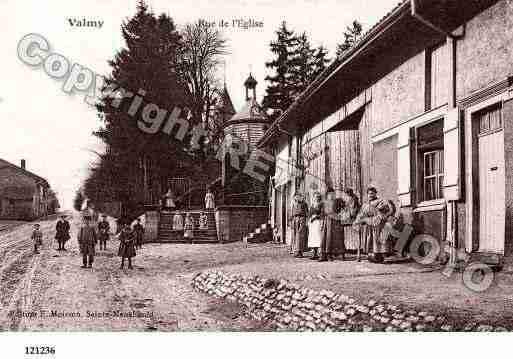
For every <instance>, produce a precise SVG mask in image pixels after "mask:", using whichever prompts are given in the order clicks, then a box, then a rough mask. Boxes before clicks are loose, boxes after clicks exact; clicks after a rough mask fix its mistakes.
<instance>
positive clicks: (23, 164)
mask: <svg viewBox="0 0 513 359" xmlns="http://www.w3.org/2000/svg"><path fill="white" fill-rule="evenodd" d="M21 168H23V169H24V170H25V169H27V162H26V161H25V159H22V160H21Z"/></svg>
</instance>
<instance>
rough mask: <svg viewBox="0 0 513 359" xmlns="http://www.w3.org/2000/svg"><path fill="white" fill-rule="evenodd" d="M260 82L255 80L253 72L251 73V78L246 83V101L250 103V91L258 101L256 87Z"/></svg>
mask: <svg viewBox="0 0 513 359" xmlns="http://www.w3.org/2000/svg"><path fill="white" fill-rule="evenodd" d="M257 84H258V82H257V80H255V78H254V77H253V75H251V72H250V73H249V77H248V78H247V79H246V81H244V87H246V101H249V99H250V97H249V90H253V99H255V100H256V86H257Z"/></svg>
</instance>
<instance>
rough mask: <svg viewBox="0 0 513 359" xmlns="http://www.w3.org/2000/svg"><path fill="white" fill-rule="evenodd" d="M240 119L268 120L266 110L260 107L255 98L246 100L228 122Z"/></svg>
mask: <svg viewBox="0 0 513 359" xmlns="http://www.w3.org/2000/svg"><path fill="white" fill-rule="evenodd" d="M240 121H267V116H266V114H265V112H264V111H263V110H262V109H261V108H260V106H259V105H258V102H257V101H256V100H255V99H254V98H250V99H249V100H248V101H246V104H245V105H244V107H243V108H242V109H241V110H240V111H239V112H237V113H236V114H235V115H233V116H232V118H230V120H229V121H228V122H240Z"/></svg>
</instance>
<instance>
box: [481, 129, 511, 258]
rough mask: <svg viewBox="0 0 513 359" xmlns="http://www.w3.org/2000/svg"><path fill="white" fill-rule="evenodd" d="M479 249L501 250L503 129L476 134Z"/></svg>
mask: <svg viewBox="0 0 513 359" xmlns="http://www.w3.org/2000/svg"><path fill="white" fill-rule="evenodd" d="M478 141H479V251H480V252H491V253H499V254H502V253H504V235H505V212H506V202H505V198H506V193H505V192H506V185H505V170H504V131H503V130H502V129H499V130H495V131H491V132H487V133H483V134H481V135H479V140H478Z"/></svg>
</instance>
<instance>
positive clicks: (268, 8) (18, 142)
mask: <svg viewBox="0 0 513 359" xmlns="http://www.w3.org/2000/svg"><path fill="white" fill-rule="evenodd" d="M397 2H398V1H397V0H280V1H276V0H260V1H259V0H253V1H246V0H197V1H194V0H174V1H171V0H167V1H166V0H147V3H148V4H149V6H150V8H151V9H152V10H153V11H154V12H155V13H157V14H160V13H162V12H165V13H167V14H168V15H170V16H171V17H172V18H173V20H174V21H175V24H176V25H177V27H178V28H180V27H182V26H184V25H185V24H187V23H190V22H195V21H197V20H199V19H203V20H206V21H213V22H215V23H216V24H218V23H219V21H221V20H224V21H227V22H228V23H229V24H230V25H232V24H233V20H237V19H243V20H253V21H255V22H263V26H262V27H254V28H248V29H243V28H239V27H237V26H229V27H227V28H225V29H224V30H223V31H224V36H225V37H226V38H227V40H228V50H229V54H228V55H227V56H226V57H225V62H226V70H225V72H226V84H227V87H228V91H229V93H230V95H231V98H232V101H233V103H234V106H235V108H236V110H239V109H240V108H241V107H242V105H243V102H244V87H243V82H244V80H245V79H246V78H247V76H248V73H249V71H251V72H252V73H253V76H254V77H255V78H256V79H257V81H258V83H259V84H258V86H257V98H258V99H259V100H260V101H261V99H262V96H263V94H264V92H265V87H266V84H265V81H264V78H265V76H266V74H267V73H268V72H267V71H268V70H267V69H266V68H265V62H266V61H269V60H270V59H271V57H272V55H271V53H270V50H269V42H270V41H272V40H274V38H275V31H276V29H277V28H278V26H279V25H280V23H281V22H282V21H286V22H287V24H288V26H289V28H290V29H292V30H294V31H296V32H298V33H300V32H303V31H305V32H307V33H308V35H309V38H310V40H311V42H312V45H314V46H319V45H321V44H322V45H324V46H325V47H327V48H328V50H329V51H330V56H331V57H333V55H334V52H335V48H336V44H337V43H339V42H340V41H342V39H343V35H342V34H343V31H344V29H345V27H346V26H347V25H349V24H350V23H351V22H352V21H353V20H354V19H357V20H359V21H360V22H361V23H362V24H363V25H364V30H365V29H368V28H370V27H371V26H372V25H374V24H375V23H376V22H377V21H379V19H380V18H382V17H383V16H384V15H385V14H386V13H387V12H388V11H390V10H391V9H392V8H393V7H394V6H395V5H396V4H397ZM136 4H137V0H87V1H85V0H84V1H56V0H47V1H37V0H33V1H28V0H0V45H1V46H0V65H1V67H0V73H1V80H0V121H1V124H2V126H1V127H0V158H3V159H5V160H7V161H10V162H12V163H15V164H18V165H19V163H20V160H21V159H22V158H23V159H25V160H26V163H27V169H28V170H31V171H33V172H34V173H36V174H38V175H40V176H42V177H45V178H47V180H48V181H49V183H50V185H51V186H52V188H53V189H54V190H55V191H56V192H57V193H58V197H59V200H60V202H61V206H62V207H63V208H66V209H67V208H71V206H72V200H73V196H74V193H75V191H76V190H77V189H78V188H79V187H80V185H81V183H82V181H83V180H84V178H85V177H86V176H87V173H88V168H89V166H90V164H91V163H93V162H94V161H95V160H96V159H97V155H96V154H95V152H99V151H101V149H102V146H101V144H100V143H99V141H98V140H97V139H96V138H95V137H94V136H92V132H93V131H94V130H96V129H97V128H98V127H99V126H100V125H101V123H100V122H99V119H98V117H97V114H96V111H95V109H94V108H93V107H91V106H89V105H88V104H86V103H85V101H84V96H85V93H80V92H77V93H75V94H72V95H69V94H66V93H64V92H63V91H62V85H63V81H64V80H56V79H53V78H51V77H49V76H48V75H47V74H46V73H45V71H44V70H43V69H42V68H41V67H36V68H32V67H30V66H28V65H26V64H24V63H23V62H22V61H21V60H20V59H19V58H18V56H17V46H18V43H19V41H20V40H21V39H22V38H23V37H24V36H25V35H27V34H29V33H36V34H40V35H42V36H43V37H44V38H46V39H47V40H48V42H49V44H50V51H52V52H56V53H59V54H61V55H63V56H64V57H66V58H67V59H68V60H69V61H70V63H78V64H80V65H82V66H86V67H88V68H89V69H91V70H92V71H93V72H95V73H97V74H99V75H107V74H109V72H110V69H109V66H108V63H107V61H108V60H109V59H112V58H113V56H114V54H115V53H116V51H117V50H119V49H120V48H122V47H123V46H124V42H123V39H122V36H121V31H120V26H121V23H122V21H123V20H126V19H127V18H128V17H130V16H132V15H133V14H134V13H135V8H136ZM69 19H76V20H83V19H86V20H87V21H103V26H102V27H101V28H98V27H72V26H71V25H70V23H69V21H70V20H69Z"/></svg>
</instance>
